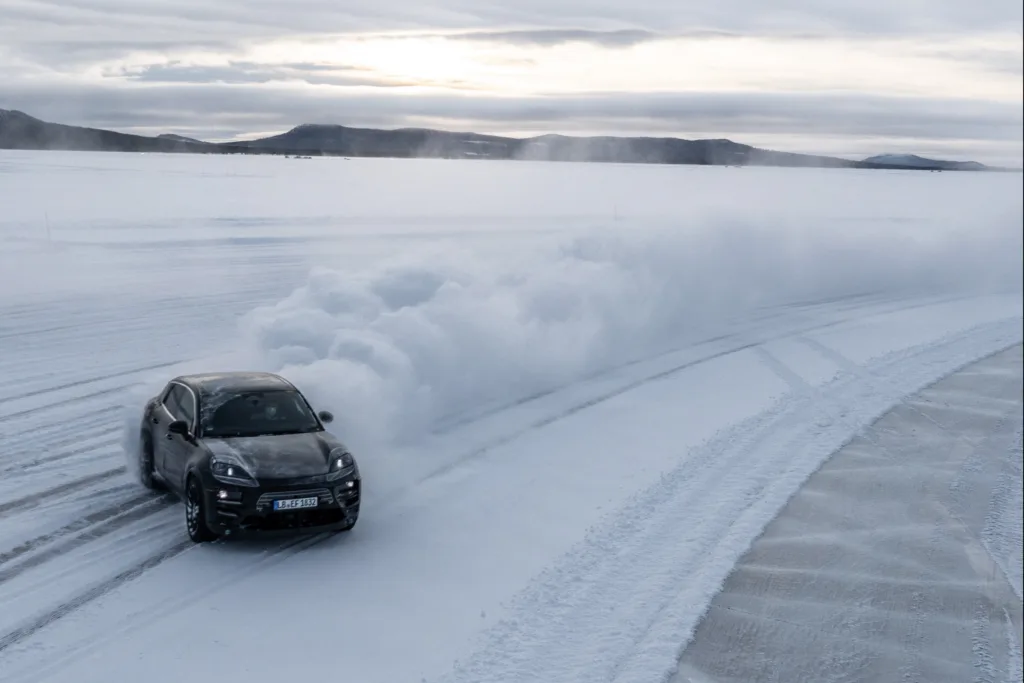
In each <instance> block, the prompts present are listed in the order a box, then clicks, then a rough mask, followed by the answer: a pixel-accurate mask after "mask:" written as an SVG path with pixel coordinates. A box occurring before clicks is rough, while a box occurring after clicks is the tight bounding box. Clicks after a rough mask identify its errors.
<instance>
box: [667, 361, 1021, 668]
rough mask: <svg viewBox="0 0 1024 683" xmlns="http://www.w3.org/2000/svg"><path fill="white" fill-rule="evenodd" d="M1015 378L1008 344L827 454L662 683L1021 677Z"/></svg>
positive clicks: (726, 587)
mask: <svg viewBox="0 0 1024 683" xmlns="http://www.w3.org/2000/svg"><path fill="white" fill-rule="evenodd" d="M1022 379H1024V378H1022V357H1021V346H1020V345H1018V346H1015V347H1013V348H1011V349H1009V350H1007V351H1003V352H1000V353H997V354H995V355H993V356H990V357H988V358H985V359H984V360H981V361H979V362H977V363H973V364H971V365H969V366H967V367H966V368H964V369H962V370H959V371H957V372H955V373H953V374H952V375H949V376H948V377H945V378H943V379H942V380H940V381H938V382H936V383H935V384H933V385H932V386H930V387H928V388H927V389H925V390H924V391H922V392H921V393H919V394H915V395H913V396H911V397H909V398H908V399H907V400H905V401H903V402H901V403H900V404H899V405H898V406H896V407H895V408H894V409H893V410H891V411H890V412H889V413H887V414H886V415H885V416H883V417H882V418H881V419H880V420H879V421H878V422H876V423H875V424H874V425H872V426H871V427H870V428H868V429H867V430H865V431H864V432H863V433H861V434H860V435H858V436H857V437H856V438H855V439H853V440H852V441H851V442H850V443H849V444H847V445H846V446H844V447H843V448H842V449H841V450H840V451H839V452H837V453H836V454H834V455H833V456H832V457H831V458H830V459H829V461H828V462H827V463H826V464H825V466H824V467H822V468H821V469H820V470H818V471H817V472H815V473H814V474H813V475H812V476H811V478H810V479H808V481H807V483H806V484H805V485H804V486H803V487H802V488H801V489H800V490H799V491H798V492H797V494H796V495H794V496H793V497H792V498H791V499H790V501H789V503H787V504H786V506H785V507H784V508H783V510H782V511H781V513H780V514H779V516H778V517H776V518H775V519H774V520H773V521H772V522H771V523H770V524H769V525H768V527H767V528H766V529H765V532H764V535H763V536H761V537H760V538H759V539H758V540H757V541H756V542H755V543H754V545H753V547H751V549H750V550H749V551H748V552H747V553H746V554H745V555H744V556H743V557H742V558H741V560H740V562H739V563H738V564H737V566H736V567H735V569H734V571H733V572H732V574H730V576H729V578H728V580H727V581H726V583H725V585H724V587H723V590H722V592H721V593H719V594H718V595H717V596H715V598H714V600H713V601H712V603H711V607H710V609H709V610H708V613H707V615H706V616H705V617H704V619H703V620H702V621H701V623H700V626H699V628H698V629H697V631H696V632H695V633H694V636H693V639H692V641H691V642H690V645H689V647H687V649H686V651H685V652H684V654H683V657H682V661H681V663H680V668H679V671H678V672H677V674H676V676H675V678H673V679H672V683H707V682H708V681H714V682H715V683H746V682H747V681H872V683H905V682H906V681H990V682H992V683H1020V682H1021V680H1022V678H1021V676H1022V674H1021V650H1020V633H1021V574H1022V572H1024V566H1022V562H1021V507H1022V504H1021V426H1022V423H1024V416H1022V415H1021V405H1022V401H1024V397H1022V395H1021V394H1022ZM908 475H909V476H908Z"/></svg>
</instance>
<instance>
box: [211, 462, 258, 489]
mask: <svg viewBox="0 0 1024 683" xmlns="http://www.w3.org/2000/svg"><path fill="white" fill-rule="evenodd" d="M210 472H211V473H212V474H213V478H214V479H216V480H217V481H219V482H223V483H225V484H235V485H236V486H258V484H257V482H256V477H254V476H252V475H251V474H249V472H247V471H246V469H245V468H244V467H242V465H241V463H239V462H236V461H234V460H231V459H227V458H220V457H218V458H214V459H213V460H212V461H211V462H210Z"/></svg>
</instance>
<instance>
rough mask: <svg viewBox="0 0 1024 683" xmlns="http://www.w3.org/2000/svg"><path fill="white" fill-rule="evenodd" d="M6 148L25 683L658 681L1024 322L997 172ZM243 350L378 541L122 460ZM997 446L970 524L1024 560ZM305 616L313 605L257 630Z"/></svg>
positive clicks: (15, 678)
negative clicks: (149, 423) (724, 600)
mask: <svg viewBox="0 0 1024 683" xmlns="http://www.w3.org/2000/svg"><path fill="white" fill-rule="evenodd" d="M0 173H2V175H0V205H2V206H4V209H5V210H4V212H3V214H2V215H0V239H2V240H3V242H2V248H0V378H2V382H0V444H2V449H0V669H2V670H3V671H4V674H5V676H6V677H7V679H9V680H10V681H12V683H25V682H27V681H37V680H38V681H43V680H47V681H50V680H52V681H62V680H74V681H75V682H76V683H83V682H84V683H88V682H89V681H104V682H105V681H111V680H139V679H146V680H152V681H154V682H155V683H160V682H162V681H164V680H166V681H177V680H180V679H181V678H182V677H183V676H186V675H188V674H189V673H194V672H195V671H196V670H197V669H198V670H201V671H202V672H203V674H204V676H205V677H206V678H209V679H219V678H224V677H232V676H238V675H240V674H241V675H247V676H248V678H249V679H251V680H257V681H264V680H265V681H277V680H281V679H283V678H288V677H294V676H295V675H296V672H297V669H296V660H295V658H294V657H292V656H289V657H282V656H281V654H280V653H281V652H289V653H294V652H303V653H308V656H305V657H304V658H303V660H302V666H301V670H299V671H298V672H299V673H301V674H302V675H303V676H306V675H315V676H323V675H327V674H332V675H333V674H334V673H335V672H336V671H337V663H338V658H339V657H342V658H343V659H344V662H345V665H346V667H347V669H346V672H347V673H348V674H350V675H351V676H352V677H353V678H354V679H355V680H359V681H362V682H365V683H374V682H375V681H389V682H393V681H415V682H417V683H420V682H421V681H422V680H423V679H426V680H428V681H446V680H452V679H453V678H454V679H455V680H466V681H469V680H472V681H474V683H479V681H486V680H501V681H525V680H539V681H545V682H547V681H551V682H556V683H557V682H559V681H583V680H586V681H588V683H589V682H591V681H602V680H613V677H614V676H616V675H617V676H620V677H621V678H622V680H631V679H630V677H631V676H632V677H634V678H633V679H632V680H643V681H649V680H651V679H652V677H654V678H655V679H656V678H657V676H660V675H664V674H666V673H667V672H668V671H670V670H671V668H672V667H673V666H674V665H675V662H676V658H677V655H678V649H679V647H680V646H681V644H682V643H683V642H684V640H685V638H684V636H685V634H686V633H688V629H691V630H692V627H693V625H695V623H696V621H697V619H698V618H699V616H700V614H701V613H702V610H703V609H704V608H705V607H706V605H707V604H708V602H709V601H710V600H711V598H712V596H713V595H714V593H715V592H716V591H717V589H718V586H719V585H720V584H721V581H722V580H724V578H725V577H726V576H727V575H728V573H729V571H730V569H731V568H732V566H733V563H734V561H735V560H736V559H737V558H739V557H740V555H741V554H742V552H743V551H744V550H745V549H746V547H747V546H748V545H749V543H750V542H751V541H752V540H753V539H754V538H756V537H757V535H758V534H759V533H760V530H761V529H762V528H763V527H764V525H765V524H766V523H767V522H768V521H769V520H770V519H771V518H772V517H773V515H774V514H775V512H776V511H777V510H778V509H779V508H780V507H781V506H782V505H784V504H785V502H786V500H787V499H788V497H789V495H790V494H791V493H792V492H794V491H796V490H797V489H798V488H799V486H800V484H801V483H802V481H803V480H804V478H805V477H806V476H807V475H808V474H809V473H810V472H811V471H813V469H814V468H815V467H816V466H817V464H818V463H820V462H821V461H822V460H823V459H824V458H826V457H827V455H828V454H829V453H830V452H832V451H833V450H835V449H836V448H838V447H839V446H841V445H842V444H843V443H844V442H845V441H846V440H847V439H848V438H849V437H850V436H852V435H853V434H855V433H856V432H857V431H858V430H859V429H860V428H861V427H863V426H865V425H866V424H868V423H869V422H870V421H871V420H872V419H874V417H875V416H877V415H878V414H880V413H881V412H884V410H886V409H887V408H888V407H890V406H891V405H892V404H893V403H895V402H898V401H899V400H901V399H903V398H904V397H905V396H906V395H907V394H908V393H910V392H912V391H916V390H917V389H919V388H920V387H921V386H923V384H926V383H928V382H930V381H933V380H934V379H936V378H938V377H940V376H942V375H943V374H945V373H947V372H949V371H951V370H953V369H956V368H957V367H959V365H961V364H963V363H967V362H970V361H972V360H975V359H977V358H978V357H981V356H983V355H985V354H987V353H991V352H993V351H996V350H998V349H1001V348H1005V347H1006V346H1008V345H1010V344H1013V343H1017V342H1019V341H1020V338H1021V336H1022V332H1021V304H1022V299H1021V269H1022V264H1021V250H1020V245H1021V231H1020V225H1021V219H1022V216H1024V211H1022V207H1021V197H1020V193H1019V187H1018V186H1017V184H1016V182H1015V181H1016V179H1015V178H1012V177H1007V176H1002V175H999V174H975V175H972V174H962V175H957V174H907V173H900V172H892V173H889V172H881V173H867V172H845V171H812V170H798V169H789V170H781V169H742V170H737V169H699V168H671V167H641V166H620V165H609V166H599V165H590V166H587V165H575V164H518V165H517V164H502V163H493V164H491V163H486V164H477V163H468V162H462V163H455V162H441V161H407V162H399V161H388V160H353V161H344V160H340V159H334V160H329V159H318V160H315V161H311V162H309V163H305V164H288V163H286V162H285V160H283V159H273V158H214V157H175V156H160V155H119V154H95V155H94V154H63V153H20V152H19V153H4V154H3V155H2V156H0ZM55 197H60V198H61V200H60V201H59V202H58V201H56V200H54V199H53V198H55ZM47 223H48V224H49V228H50V230H49V233H48V231H47V229H46V226H47ZM242 368H244V369H252V368H264V369H272V370H280V371H282V372H283V373H284V374H286V375H288V376H289V377H291V378H293V379H295V380H296V381H297V382H298V383H299V385H300V387H301V388H302V389H304V390H305V391H306V392H307V393H309V395H310V396H311V397H312V398H313V399H314V403H315V406H316V407H317V408H326V409H330V410H332V412H334V413H335V414H336V415H337V416H338V420H337V422H336V423H334V425H332V429H335V430H336V431H338V433H339V435H340V436H342V438H344V439H345V440H346V441H347V442H349V443H350V445H351V446H352V447H353V449H355V450H356V452H357V455H358V456H359V457H360V464H361V466H362V469H363V472H364V474H365V476H366V486H367V488H366V497H365V506H364V516H363V518H362V519H361V520H360V523H359V526H357V527H356V529H355V531H354V532H353V533H352V534H349V535H346V536H342V537H337V538H322V537H314V538H312V539H306V540H304V541H266V542H259V541H258V542H253V543H224V544H220V543H218V544H214V545H210V546H204V547H199V548H193V547H191V546H189V544H188V543H187V542H185V541H184V537H183V528H182V526H183V525H182V524H180V520H181V510H180V506H177V505H175V504H173V502H172V501H168V500H165V499H163V498H160V497H156V496H153V495H151V494H149V493H148V492H145V491H143V490H141V489H140V488H139V487H138V486H137V485H135V484H134V483H133V482H132V481H131V479H130V478H129V475H130V471H129V472H126V471H125V469H126V468H125V466H126V464H127V465H130V464H131V460H129V461H127V462H126V461H125V455H126V454H127V455H130V454H131V450H132V447H133V443H132V442H133V437H134V435H135V432H134V429H135V428H136V426H137V422H136V421H137V419H138V411H139V408H140V406H141V402H142V401H143V400H144V399H145V397H147V396H148V395H150V394H151V393H153V392H154V391H155V390H156V388H157V387H159V386H160V385H161V384H162V383H163V382H165V381H166V380H167V379H168V378H169V377H170V376H172V375H173V374H177V373H181V372H189V371H197V370H209V369H242ZM1004 474H1005V476H1004V478H1003V479H1000V480H999V481H1000V482H1001V483H1000V484H999V485H998V487H997V489H996V495H995V497H994V500H997V501H998V504H997V505H996V506H995V507H994V508H993V510H994V511H988V512H986V516H985V517H984V519H983V520H982V521H981V522H980V523H981V524H982V527H983V529H984V531H983V538H985V543H986V544H987V547H989V548H990V549H991V552H992V553H993V556H999V557H1002V558H1004V559H1003V560H1001V561H1005V562H1007V563H1011V564H1012V562H1014V561H1015V560H1014V557H1019V546H1020V542H1019V536H1017V537H1015V536H1014V535H1013V533H1012V532H1013V529H1014V526H1013V522H1012V520H1011V522H1010V523H1009V524H1008V523H1006V522H1003V521H1001V520H1003V517H1001V516H1000V514H999V513H998V510H1002V509H1005V508H1007V507H1009V508H1010V509H1012V507H1013V505H1015V499H1014V498H1013V494H1014V490H1013V486H1012V474H1013V473H1012V472H1010V471H1008V472H1007V473H1004ZM1007 477H1010V478H1007ZM1018 507H1019V506H1018ZM680 534H682V536H681V535H680ZM680 538H683V539H684V540H682V541H681V540H680ZM1015 551H1016V555H1014V552H1015ZM1008 566H1009V565H1008ZM680 567H687V568H688V569H686V570H681V569H680ZM684 576H685V581H684V579H683V578H682V577H684ZM681 586H682V587H681ZM253 596H259V599H258V600H254V599H253ZM332 607H333V609H332ZM286 615H292V616H295V615H299V616H300V618H301V619H302V620H303V623H306V624H310V625H312V628H304V629H301V630H297V631H292V630H283V629H280V630H274V629H271V628H269V627H267V628H258V629H256V630H255V631H254V630H253V628H252V625H253V624H254V623H255V624H269V623H279V620H280V619H282V618H283V617H284V616H286ZM243 633H244V634H245V635H244V637H243V636H241V635H237V636H236V635H235V634H243ZM616 672H617V673H616Z"/></svg>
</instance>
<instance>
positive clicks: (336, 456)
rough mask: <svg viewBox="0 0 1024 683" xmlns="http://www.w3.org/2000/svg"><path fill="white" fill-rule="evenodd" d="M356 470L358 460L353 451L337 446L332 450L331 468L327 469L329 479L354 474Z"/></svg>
mask: <svg viewBox="0 0 1024 683" xmlns="http://www.w3.org/2000/svg"><path fill="white" fill-rule="evenodd" d="M355 472H356V460H355V458H353V457H352V454H351V453H349V452H348V451H347V450H345V449H344V448H335V449H334V450H333V451H331V468H330V469H329V470H328V471H327V478H328V479H329V480H331V481H333V480H335V479H341V478H342V477H348V476H352V475H353V474H355Z"/></svg>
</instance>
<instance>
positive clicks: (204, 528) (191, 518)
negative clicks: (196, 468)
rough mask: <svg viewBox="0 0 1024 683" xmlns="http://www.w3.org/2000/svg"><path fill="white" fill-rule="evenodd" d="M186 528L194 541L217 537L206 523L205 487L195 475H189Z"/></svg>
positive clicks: (200, 541) (186, 495)
mask: <svg viewBox="0 0 1024 683" xmlns="http://www.w3.org/2000/svg"><path fill="white" fill-rule="evenodd" d="M185 528H186V529H188V537H189V538H191V539H192V541H193V542H194V543H207V542H209V541H212V540H214V539H215V538H217V534H215V533H213V532H212V531H211V530H210V527H209V526H208V525H207V523H206V501H205V496H204V494H203V487H202V486H201V485H200V484H199V481H198V480H196V478H195V477H189V480H188V486H187V487H186V488H185Z"/></svg>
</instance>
